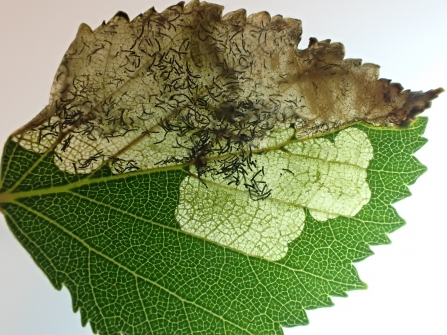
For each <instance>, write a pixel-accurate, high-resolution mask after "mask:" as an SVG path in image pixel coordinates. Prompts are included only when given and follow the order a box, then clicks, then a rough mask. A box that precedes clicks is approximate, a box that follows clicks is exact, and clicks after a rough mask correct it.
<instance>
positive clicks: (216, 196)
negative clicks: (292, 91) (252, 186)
mask: <svg viewBox="0 0 447 335" xmlns="http://www.w3.org/2000/svg"><path fill="white" fill-rule="evenodd" d="M285 149H286V151H284V150H272V151H268V152H266V153H265V154H261V155H259V156H258V157H257V163H256V164H257V166H258V167H262V166H263V167H264V175H262V174H258V175H257V178H259V181H263V182H266V183H267V185H268V186H269V187H270V188H271V190H272V193H271V196H269V197H268V198H266V199H265V200H259V201H253V200H252V199H251V198H250V196H249V193H248V192H247V189H246V187H245V186H244V185H242V183H241V184H239V186H235V185H234V184H231V185H228V180H224V179H223V177H219V176H213V177H212V178H209V179H208V178H207V177H206V176H205V177H203V178H202V182H201V181H199V180H198V179H197V178H196V177H187V178H185V180H184V181H183V182H182V184H181V186H180V201H179V205H178V208H177V212H176V217H177V220H178V221H179V222H180V226H181V229H182V230H184V231H187V232H189V233H191V234H193V235H196V236H200V237H202V238H205V239H207V240H210V241H214V242H216V243H218V244H220V245H223V246H227V247H230V248H232V249H235V250H238V251H240V252H243V253H245V254H247V255H251V256H257V257H261V258H264V259H267V260H269V261H277V260H280V259H281V258H283V257H284V256H285V255H286V253H287V250H288V243H290V242H292V241H293V240H295V239H296V238H297V237H298V236H299V235H300V234H301V232H302V230H303V227H304V221H305V218H306V217H305V211H304V208H307V209H308V210H309V211H310V213H311V215H312V216H313V217H314V218H315V219H316V220H319V221H324V220H327V219H329V218H336V217H338V216H345V217H352V216H354V215H356V214H357V213H358V212H359V211H360V209H361V208H362V207H363V206H364V205H365V204H367V203H368V201H369V200H370V197H371V192H370V190H369V187H368V184H367V182H366V168H367V166H368V164H369V161H370V160H371V159H372V157H373V148H372V146H371V143H370V141H369V140H368V137H367V135H366V134H365V133H364V132H362V131H361V130H358V129H356V128H348V129H346V130H343V131H341V132H340V133H339V134H338V136H337V137H336V138H335V141H334V143H332V142H330V141H329V140H326V139H311V140H307V141H301V142H296V143H292V144H289V145H287V146H286V147H285ZM255 173H256V171H252V176H249V177H248V179H250V178H252V177H253V176H254V174H255ZM204 183H205V184H206V186H205V185H204Z"/></svg>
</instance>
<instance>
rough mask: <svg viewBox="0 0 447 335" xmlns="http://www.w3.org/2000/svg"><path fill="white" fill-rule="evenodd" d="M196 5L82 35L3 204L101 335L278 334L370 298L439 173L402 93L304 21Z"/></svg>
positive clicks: (417, 101)
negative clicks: (311, 35)
mask: <svg viewBox="0 0 447 335" xmlns="http://www.w3.org/2000/svg"><path fill="white" fill-rule="evenodd" d="M222 10H223V8H222V7H221V6H218V5H214V4H208V3H204V2H203V3H199V2H197V1H192V2H190V3H188V4H187V5H184V4H183V3H180V4H178V5H176V6H172V7H169V8H168V9H166V10H165V11H164V12H163V13H157V12H156V11H155V10H153V9H150V10H149V11H147V12H146V13H144V14H142V15H140V16H138V17H136V18H135V19H134V20H132V21H130V20H129V18H128V17H127V15H126V14H124V13H121V12H120V13H118V14H117V15H116V16H115V17H113V18H112V19H111V20H110V21H109V22H108V23H104V24H103V25H102V26H100V27H98V28H97V29H95V30H91V29H90V28H89V27H88V26H86V25H81V26H80V28H79V32H78V34H77V36H76V38H75V40H74V42H73V43H72V44H71V46H70V48H69V50H68V51H67V53H66V54H65V56H64V58H63V60H62V62H61V65H60V67H59V69H58V71H57V73H56V75H55V79H54V83H53V86H52V88H51V95H50V101H49V104H48V105H47V106H46V107H45V108H44V109H43V110H42V111H41V113H39V114H38V115H37V116H36V118H34V119H33V120H32V121H31V122H30V123H28V124H27V125H25V126H24V127H22V128H21V129H19V130H18V131H16V132H15V133H13V134H12V135H11V137H10V140H9V141H8V143H7V144H6V146H5V149H4V153H3V158H2V174H1V184H0V208H1V211H2V212H3V213H4V215H5V218H6V220H7V223H8V225H9V227H10V229H11V230H12V232H13V233H14V234H15V236H16V237H17V239H18V240H19V241H20V242H21V243H22V245H23V246H24V247H25V248H26V249H27V250H28V252H29V253H30V255H31V256H32V257H33V259H34V260H35V261H36V263H37V264H38V266H39V267H40V268H41V269H42V270H43V271H44V272H45V274H46V275H47V276H48V278H49V279H50V281H51V282H52V284H53V285H54V286H55V287H56V288H57V289H60V288H61V287H62V285H65V286H66V287H67V288H68V289H69V291H70V292H71V295H72V298H73V306H74V309H75V310H76V311H77V310H80V312H81V317H82V323H83V324H84V325H85V324H86V323H87V322H90V324H91V326H92V329H93V332H95V333H99V334H121V333H122V334H149V333H154V334H164V333H166V334H172V333H182V334H183V333H184V334H188V333H203V334H214V333H216V334H221V333H222V334H223V333H225V334H226V333H229V334H281V333H282V329H281V326H295V325H300V324H306V323H307V322H308V320H307V317H306V313H305V310H306V309H313V308H317V307H324V306H329V305H331V300H330V296H345V295H346V292H347V291H348V290H353V289H361V288H365V284H364V283H363V282H361V281H360V279H359V278H358V275H357V272H356V270H355V268H354V267H353V265H352V262H354V261H358V260H361V259H363V258H365V257H367V256H369V255H370V254H371V251H370V250H369V247H368V245H371V244H383V243H387V242H388V238H387V235H386V234H387V233H389V232H391V231H393V230H395V229H397V228H398V227H400V226H401V225H402V224H403V221H402V219H400V218H399V217H398V216H397V214H396V212H395V211H394V209H393V208H392V206H391V204H392V203H393V202H395V201H397V200H400V199H402V198H404V197H405V196H408V195H409V192H408V189H407V185H409V184H411V183H413V182H414V181H415V180H416V178H417V177H418V176H419V175H420V174H421V173H422V172H423V171H424V170H425V168H424V167H423V166H422V165H421V164H420V163H419V162H418V161H417V160H416V159H415V158H413V157H412V154H413V153H414V152H415V151H416V150H417V149H419V148H420V147H421V146H422V145H423V144H424V143H425V140H424V139H423V138H422V137H421V136H422V133H423V131H424V128H425V124H426V121H427V120H426V119H425V118H416V115H417V114H419V113H421V112H422V111H423V110H424V109H425V108H427V107H429V104H430V101H431V100H432V99H434V98H435V97H436V96H437V95H438V94H439V93H441V92H442V89H437V90H432V91H428V92H425V93H423V92H411V91H403V89H402V87H401V86H400V85H399V84H396V83H391V82H390V81H389V80H385V79H378V66H376V65H373V64H362V63H361V61H360V60H353V59H343V56H344V47H343V45H341V44H340V43H331V42H330V41H328V40H326V41H321V42H319V41H317V40H316V39H311V40H310V42H309V46H308V48H307V49H304V50H299V49H297V45H298V42H299V39H300V35H301V22H300V21H299V20H294V19H284V18H282V17H281V16H275V17H270V16H269V15H268V14H267V13H265V12H261V13H257V14H253V15H251V16H249V17H246V14H245V11H244V10H239V11H235V12H231V13H228V14H226V15H224V16H223V17H222V15H221V13H222Z"/></svg>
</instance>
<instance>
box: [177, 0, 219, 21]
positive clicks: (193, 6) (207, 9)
mask: <svg viewBox="0 0 447 335" xmlns="http://www.w3.org/2000/svg"><path fill="white" fill-rule="evenodd" d="M223 9H224V6H222V5H218V4H214V3H208V2H200V1H198V0H192V1H190V2H188V4H187V5H186V6H185V8H184V11H185V12H190V11H191V12H197V13H198V14H200V16H201V17H203V18H204V19H205V18H206V19H211V20H212V21H218V20H220V19H221V18H222V12H223Z"/></svg>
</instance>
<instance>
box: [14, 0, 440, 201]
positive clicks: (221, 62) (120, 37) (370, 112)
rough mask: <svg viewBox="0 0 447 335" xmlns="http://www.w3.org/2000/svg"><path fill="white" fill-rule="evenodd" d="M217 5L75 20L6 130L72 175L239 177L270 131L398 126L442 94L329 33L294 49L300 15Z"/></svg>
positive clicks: (299, 133)
mask: <svg viewBox="0 0 447 335" xmlns="http://www.w3.org/2000/svg"><path fill="white" fill-rule="evenodd" d="M222 10H223V7H222V6H219V5H216V4H210V3H206V2H199V1H191V2H189V3H188V4H186V5H184V3H183V2H181V3H179V4H178V5H175V6H171V7H169V8H167V9H166V10H165V11H163V12H162V13H157V12H156V11H155V10H154V9H150V10H148V11H147V12H145V13H144V14H141V15H139V16H138V17H136V18H135V19H134V20H132V21H130V22H129V18H128V17H127V15H126V14H125V13H122V12H120V13H118V14H117V15H115V17H113V18H112V19H111V20H110V21H109V22H108V23H104V24H103V25H101V26H100V27H98V28H97V29H95V30H94V31H92V30H91V29H90V27H88V26H87V25H85V24H82V25H81V26H80V28H79V31H78V34H77V36H76V38H75V40H74V41H73V43H72V44H71V46H70V48H69V49H68V51H67V52H66V54H65V56H64V58H63V60H62V63H61V65H60V66H59V68H58V70H57V73H56V76H55V78H54V83H53V86H52V88H51V96H50V101H49V104H48V106H46V107H45V108H44V109H43V111H42V112H41V113H40V114H39V115H38V116H37V117H36V118H35V119H34V120H32V121H31V122H30V123H29V124H28V125H26V126H25V127H23V128H22V129H20V130H19V131H17V132H16V133H15V134H14V135H13V139H14V140H15V141H17V142H19V143H20V144H21V145H22V146H23V147H24V148H26V149H29V150H33V151H35V152H39V153H42V152H46V151H50V150H53V149H54V152H55V163H56V164H57V166H58V167H59V168H60V169H61V170H63V171H66V172H69V173H91V172H92V171H94V170H96V169H97V168H99V167H100V166H101V165H103V164H104V163H106V162H108V163H109V164H110V167H111V169H112V171H113V172H114V173H125V172H132V171H137V170H148V169H153V168H158V167H163V166H170V165H187V164H193V165H195V167H196V171H197V174H198V175H199V177H200V175H203V174H206V173H209V174H213V173H214V174H219V175H223V176H224V178H226V179H227V180H228V182H229V183H232V182H234V183H236V184H239V183H241V182H244V176H245V175H246V170H247V169H250V170H251V169H260V167H256V161H255V160H254V159H253V152H256V151H262V150H264V151H265V150H267V149H266V145H267V144H266V143H267V142H268V141H267V140H268V137H269V136H270V135H271V133H272V132H276V131H279V130H284V129H287V128H293V129H294V134H293V136H294V137H296V138H298V139H300V138H303V139H304V138H309V137H312V136H315V135H318V134H322V133H325V132H329V131H333V130H336V129H340V128H342V127H346V126H349V125H350V124H352V123H354V122H358V121H366V122H368V123H371V124H373V125H375V126H389V127H392V126H397V125H400V124H402V123H405V122H408V121H411V120H412V119H413V118H414V117H415V115H417V114H419V113H421V112H422V111H423V110H424V109H426V108H428V107H429V106H430V101H431V100H432V99H434V98H436V97H437V95H438V94H439V93H441V92H442V89H440V88H439V89H437V90H431V91H428V92H425V93H422V92H411V91H409V90H406V91H403V89H402V86H401V85H400V84H396V83H391V82H390V81H389V80H386V79H378V75H379V67H378V66H377V65H374V64H368V63H365V64H362V62H361V60H358V59H343V57H344V47H343V45H342V44H340V43H331V42H330V40H325V41H317V40H316V39H313V38H312V39H311V40H310V43H309V46H308V48H307V49H304V50H299V49H297V45H298V43H299V41H300V37H301V21H299V20H295V19H289V18H283V17H282V16H279V15H277V16H274V17H270V15H269V14H268V13H266V12H260V13H257V14H253V15H250V16H248V17H247V16H246V13H245V10H243V9H240V10H237V11H234V12H230V13H228V14H226V15H224V16H222ZM210 160H212V161H213V162H214V163H213V164H208V163H207V162H208V161H210ZM216 162H217V163H216ZM259 171H261V170H259ZM250 187H251V188H254V186H253V185H248V188H250ZM263 192H264V193H265V194H268V189H265V190H263Z"/></svg>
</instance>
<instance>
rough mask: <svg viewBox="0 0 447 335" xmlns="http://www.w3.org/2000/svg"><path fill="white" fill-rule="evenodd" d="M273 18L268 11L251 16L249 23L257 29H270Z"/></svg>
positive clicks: (248, 18)
mask: <svg viewBox="0 0 447 335" xmlns="http://www.w3.org/2000/svg"><path fill="white" fill-rule="evenodd" d="M271 20H272V18H271V16H270V14H269V13H268V12H266V11H263V12H258V13H254V14H251V15H250V16H248V17H247V23H248V24H250V25H252V26H254V27H257V28H267V27H270V22H271Z"/></svg>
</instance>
